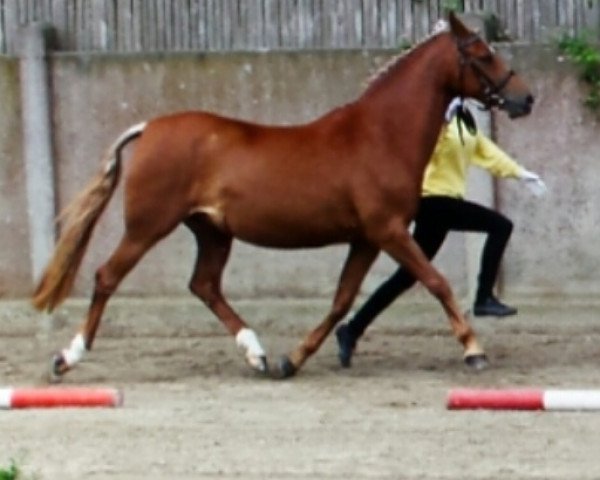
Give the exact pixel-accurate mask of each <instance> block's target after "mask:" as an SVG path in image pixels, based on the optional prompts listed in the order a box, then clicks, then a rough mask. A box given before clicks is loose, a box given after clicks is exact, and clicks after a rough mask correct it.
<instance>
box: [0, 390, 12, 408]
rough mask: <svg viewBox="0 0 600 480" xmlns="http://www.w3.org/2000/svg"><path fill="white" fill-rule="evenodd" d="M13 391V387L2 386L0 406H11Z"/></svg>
mask: <svg viewBox="0 0 600 480" xmlns="http://www.w3.org/2000/svg"><path fill="white" fill-rule="evenodd" d="M12 392H13V389H12V388H0V408H10V407H11V399H12Z"/></svg>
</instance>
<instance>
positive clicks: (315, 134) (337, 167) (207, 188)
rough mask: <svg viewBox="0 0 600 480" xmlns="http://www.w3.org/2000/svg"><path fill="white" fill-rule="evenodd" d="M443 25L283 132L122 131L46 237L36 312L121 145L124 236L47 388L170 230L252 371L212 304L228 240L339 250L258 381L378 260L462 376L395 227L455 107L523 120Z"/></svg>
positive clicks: (436, 285) (154, 126)
mask: <svg viewBox="0 0 600 480" xmlns="http://www.w3.org/2000/svg"><path fill="white" fill-rule="evenodd" d="M449 25H450V28H449V29H446V30H445V31H443V32H439V33H437V34H434V35H432V36H431V37H429V38H428V39H426V40H425V41H423V42H421V43H420V44H419V45H417V46H416V47H415V48H413V49H412V50H410V51H409V52H407V53H405V54H403V55H401V56H399V57H397V58H396V59H395V60H394V61H393V62H392V63H390V65H389V66H388V68H387V69H385V71H382V72H380V73H379V75H378V76H377V77H376V78H374V79H373V80H372V81H371V82H370V84H369V86H368V87H367V88H366V90H365V91H364V93H363V94H362V95H361V96H359V98H357V99H356V100H355V101H353V102H350V103H348V104H346V105H344V106H342V107H340V108H336V109H334V110H332V111H331V112H329V113H326V114H325V115H324V116H322V117H320V118H318V119H316V120H314V121H312V122H309V123H306V124H303V125H297V126H285V127H284V126H264V125H258V124H254V123H249V122H245V121H241V120H236V119H231V118H224V117H222V116H218V115H215V114H212V113H207V112H184V113H177V114H173V115H169V116H162V117H158V118H155V119H153V120H150V121H148V122H144V123H140V124H138V125H135V126H133V127H131V128H129V129H128V130H127V131H125V132H124V133H123V134H121V136H120V137H119V138H118V139H117V140H116V141H115V143H114V144H113V145H112V146H111V147H110V149H109V150H108V152H107V154H106V157H105V158H104V160H103V163H102V167H101V170H100V171H99V173H98V174H97V175H96V176H95V177H94V178H93V179H92V180H91V182H90V183H89V185H88V186H87V188H86V189H85V190H84V191H83V192H82V193H81V194H80V195H79V196H78V198H77V199H75V200H74V201H73V202H72V203H71V205H70V206H69V207H68V208H67V211H66V212H65V217H64V218H65V222H64V225H63V228H62V234H61V236H60V238H59V240H58V243H57V246H56V249H55V252H54V255H53V257H52V259H51V261H50V263H49V265H48V267H47V269H46V271H45V273H44V275H43V277H42V279H41V281H40V283H39V286H38V287H37V290H36V292H35V295H34V298H33V304H34V305H35V306H36V307H37V308H39V309H46V310H49V311H51V310H52V309H53V308H55V307H56V306H57V305H58V304H59V303H60V302H61V301H62V300H64V298H65V297H66V296H67V295H68V294H69V291H70V289H71V287H72V285H73V282H74V278H75V275H76V272H77V270H78V267H79V265H80V262H81V260H82V257H83V255H84V252H85V250H86V247H87V245H88V243H89V240H90V237H91V234H92V231H93V229H94V226H95V224H96V222H97V220H98V218H99V217H100V215H101V214H102V212H103V210H104V208H105V207H106V205H107V203H108V201H109V199H110V198H111V196H112V194H113V192H114V190H115V188H116V185H117V183H118V180H119V177H120V175H119V174H120V171H121V151H122V150H123V148H124V147H125V145H127V144H128V143H129V142H131V141H132V140H134V139H137V142H136V143H137V144H136V147H135V150H134V153H133V156H132V157H131V159H129V162H130V165H129V167H130V168H129V170H128V174H127V175H126V178H125V188H124V210H125V212H124V220H125V233H124V234H123V237H122V238H121V240H120V243H119V245H118V246H117V248H116V249H115V250H114V251H113V253H112V255H111V256H110V258H109V259H108V261H107V262H106V263H105V264H103V265H102V266H101V267H100V268H99V269H98V270H97V272H96V278H95V289H94V292H93V296H92V299H91V304H90V307H89V311H88V314H87V319H86V320H85V322H84V323H83V324H82V326H81V328H80V330H79V331H78V333H77V334H76V335H75V337H74V338H73V340H72V342H71V343H70V345H69V346H68V347H67V348H65V349H64V350H62V352H61V353H59V354H57V355H56V356H55V357H54V359H53V363H52V374H53V375H54V376H55V377H56V378H60V376H61V375H62V374H64V373H65V372H66V371H67V370H69V369H70V368H72V367H73V366H74V365H75V364H76V363H77V362H78V361H79V360H80V359H81V358H82V356H83V354H84V352H85V351H86V350H89V349H90V348H91V347H92V342H93V341H94V336H95V334H96V331H97V328H98V325H99V323H100V319H101V315H102V313H103V311H104V308H105V306H106V303H107V301H108V300H109V298H110V297H111V295H112V294H113V293H114V292H115V290H116V289H117V287H118V285H119V283H120V282H121V280H122V279H123V278H124V277H125V275H126V274H127V273H128V272H129V271H130V270H131V269H132V268H133V267H134V266H135V265H136V263H137V262H138V261H139V260H140V259H141V258H142V256H143V255H144V254H145V253H146V252H147V251H148V250H149V249H150V248H151V247H152V246H153V245H155V244H156V243H157V242H158V241H159V240H161V239H162V238H164V237H165V236H167V235H168V234H169V233H171V232H172V231H173V230H174V229H175V227H177V226H178V225H179V224H181V223H182V222H183V223H184V224H185V225H186V226H187V227H188V228H189V229H190V230H191V231H192V232H193V234H194V235H195V238H196V240H197V246H198V258H197V261H196V265H195V269H194V272H193V275H192V278H191V281H190V285H189V286H190V289H191V291H192V292H193V293H194V294H195V295H197V296H198V297H199V298H200V299H201V300H202V301H204V302H205V304H206V305H207V306H208V307H209V308H210V309H211V310H212V311H213V312H214V314H215V315H216V316H217V317H218V318H219V319H220V320H221V322H223V324H224V325H225V327H226V328H227V330H228V331H229V332H230V333H231V334H232V335H234V336H235V337H236V341H237V344H238V345H239V346H240V347H242V348H243V349H244V350H245V356H246V360H247V361H248V363H249V364H250V365H251V366H252V367H253V368H255V369H257V370H258V371H264V372H266V371H267V370H268V367H267V361H266V355H265V352H264V350H263V348H262V346H261V344H260V342H259V340H258V337H257V335H256V334H255V332H254V331H253V330H252V329H250V328H249V327H248V326H247V325H246V323H245V322H244V321H243V320H242V319H241V318H240V316H239V315H238V314H237V313H236V312H235V311H234V310H233V308H232V307H231V306H230V305H229V303H228V302H227V301H226V299H225V298H224V297H223V294H222V291H221V277H222V273H223V268H224V267H225V264H226V262H227V259H228V257H229V253H230V250H231V245H232V241H233V239H234V238H237V239H240V240H242V241H245V242H249V243H251V244H254V245H258V246H263V247H270V248H282V249H292V248H308V247H320V246H325V245H330V244H334V243H347V244H349V253H348V257H347V259H346V263H345V265H344V267H343V270H342V272H341V277H340V279H339V284H338V288H337V292H336V294H335V298H334V300H333V305H332V307H331V309H330V311H329V313H328V314H327V315H326V317H325V319H324V320H323V321H322V322H321V324H319V325H318V326H317V327H316V328H315V329H314V330H313V331H311V332H310V333H309V334H308V335H307V336H306V337H305V338H304V340H303V341H302V342H301V343H300V345H299V346H298V347H297V348H296V349H295V350H294V351H293V352H292V353H291V354H290V355H289V356H286V357H284V358H283V359H282V360H281V361H280V362H279V363H278V364H277V367H275V368H273V369H272V373H273V375H274V376H277V377H287V376H291V375H293V374H294V373H295V372H297V370H298V369H299V368H300V367H301V366H302V364H303V363H304V362H305V361H306V360H307V359H308V357H309V356H310V355H312V354H313V353H315V352H316V351H317V349H318V348H319V346H320V345H321V344H322V343H323V341H324V340H325V338H326V337H327V335H328V334H329V333H330V332H331V330H332V329H333V328H334V326H335V324H336V323H337V322H338V321H340V320H341V319H342V318H343V317H344V316H345V315H346V313H347V312H348V310H349V309H350V307H351V305H352V302H353V300H354V298H355V296H356V295H357V293H358V291H359V287H360V285H361V282H362V280H363V278H364V277H365V275H366V273H367V271H368V270H369V268H370V266H371V265H372V263H373V261H374V260H375V258H376V257H377V255H378V253H379V251H381V250H383V251H385V252H386V253H388V254H389V255H390V256H391V257H392V258H393V259H394V260H396V261H397V262H399V263H401V264H402V265H404V266H406V268H408V269H409V270H410V271H411V272H412V273H413V274H414V275H415V277H416V278H417V279H418V280H419V281H420V282H422V283H423V284H424V285H425V286H426V288H427V289H428V290H429V292H431V294H432V295H434V296H435V297H436V298H437V299H438V300H439V301H440V303H441V304H442V305H443V308H444V310H445V312H446V314H447V316H448V318H449V321H450V325H451V327H452V330H453V332H454V334H455V336H456V337H457V339H458V340H459V341H460V343H461V344H462V345H463V348H464V360H465V362H466V363H467V364H468V365H470V366H471V367H473V368H477V369H478V368H483V367H485V366H486V365H487V357H486V355H485V354H484V351H483V349H482V348H481V346H480V345H479V343H478V341H477V339H476V336H475V333H474V331H473V330H472V328H471V326H470V325H469V324H468V322H467V321H466V319H465V318H464V316H463V314H462V312H461V310H460V308H459V305H458V303H457V301H456V299H455V297H454V294H453V292H452V290H451V288H450V286H449V285H448V282H447V281H446V279H445V278H444V277H443V276H442V275H441V274H440V273H439V272H438V271H437V270H436V269H434V267H432V265H431V264H430V263H429V262H428V261H427V259H426V257H425V255H424V254H423V253H422V252H421V250H420V249H419V248H418V246H417V245H416V244H415V242H414V241H413V239H412V237H411V235H410V233H409V230H408V227H409V224H410V223H411V221H412V219H413V217H414V215H415V212H416V209H417V205H418V201H419V198H420V190H421V181H422V177H423V171H424V169H425V166H426V165H427V161H428V159H429V157H430V155H431V154H432V152H433V148H434V146H435V143H436V141H437V138H438V135H439V133H440V129H441V127H442V124H443V121H444V113H445V110H446V108H447V107H448V104H449V102H450V101H451V99H452V98H454V97H456V96H461V97H472V98H476V99H478V100H479V101H481V102H482V103H483V104H484V105H485V106H487V107H489V108H491V107H499V108H501V109H504V110H506V111H507V113H508V114H509V116H510V117H518V116H521V115H526V114H528V113H529V112H530V110H531V106H532V104H533V97H532V95H531V93H530V91H529V89H528V88H527V86H526V85H525V84H524V83H523V81H522V80H521V79H520V78H519V77H518V76H517V75H515V74H514V72H513V71H512V70H509V69H508V68H507V67H506V65H505V63H504V62H503V61H502V60H501V59H500V58H499V57H498V56H497V55H496V53H495V52H494V51H493V50H492V49H491V48H490V47H489V46H488V45H487V44H486V43H485V42H484V41H483V40H482V39H481V38H480V37H479V36H478V35H477V34H476V33H474V32H472V31H471V30H469V29H468V28H467V27H465V25H463V23H462V22H461V21H460V20H459V19H458V18H456V17H455V16H454V15H453V14H450V16H449Z"/></svg>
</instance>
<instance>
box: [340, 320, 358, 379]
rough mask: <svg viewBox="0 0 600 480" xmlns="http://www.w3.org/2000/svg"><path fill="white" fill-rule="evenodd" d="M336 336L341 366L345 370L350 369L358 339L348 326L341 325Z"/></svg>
mask: <svg viewBox="0 0 600 480" xmlns="http://www.w3.org/2000/svg"><path fill="white" fill-rule="evenodd" d="M335 336H336V338H337V342H338V358H339V359H340V364H341V365H342V367H344V368H349V367H350V363H351V361H352V354H353V353H354V348H355V347H356V339H355V338H354V337H353V336H352V334H351V333H350V331H349V330H348V325H346V324H343V325H340V326H339V327H338V328H337V330H336V331H335Z"/></svg>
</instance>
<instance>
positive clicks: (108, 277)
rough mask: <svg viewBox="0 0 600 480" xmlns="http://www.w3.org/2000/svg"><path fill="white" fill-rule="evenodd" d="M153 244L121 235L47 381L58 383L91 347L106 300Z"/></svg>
mask: <svg viewBox="0 0 600 480" xmlns="http://www.w3.org/2000/svg"><path fill="white" fill-rule="evenodd" d="M155 242H156V240H145V241H134V240H132V239H131V238H130V237H129V236H127V234H125V235H124V236H123V238H122V239H121V242H120V244H119V246H118V247H117V249H116V250H115V251H114V252H113V254H112V255H111V257H110V258H109V259H108V261H107V262H106V263H105V264H104V265H102V266H101V267H100V268H99V269H98V270H97V271H96V278H95V287H94V293H93V295H92V301H91V303H90V307H89V309H88V313H87V318H86V320H85V322H84V323H83V324H82V325H81V327H80V329H79V331H78V333H77V334H76V335H75V337H74V338H73V340H72V341H71V344H70V345H69V347H67V348H66V349H64V350H62V351H61V352H60V353H58V354H57V355H55V357H54V359H53V362H52V369H51V372H50V374H51V377H50V380H52V381H58V380H59V379H60V378H61V376H62V375H63V374H64V373H65V372H67V371H68V370H70V369H71V368H73V367H74V366H75V365H76V364H77V363H78V362H79V361H80V360H81V359H82V357H83V355H84V353H85V351H86V350H90V349H91V348H92V343H93V342H94V337H95V335H96V331H97V330H98V326H99V324H100V319H101V317H102V313H103V312H104V308H105V307H106V303H107V302H108V299H109V298H110V296H111V295H112V294H113V293H114V291H115V290H116V289H117V287H118V285H119V283H120V282H121V280H122V279H123V278H124V277H125V275H126V274H127V273H128V272H129V271H130V270H131V269H132V268H133V267H134V266H135V265H136V263H137V262H138V261H139V259H140V258H141V257H142V256H143V255H144V253H145V252H147V251H148V249H149V248H150V247H151V246H152V245H153V244H154V243H155Z"/></svg>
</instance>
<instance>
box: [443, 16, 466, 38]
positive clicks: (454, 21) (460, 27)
mask: <svg viewBox="0 0 600 480" xmlns="http://www.w3.org/2000/svg"><path fill="white" fill-rule="evenodd" d="M448 21H449V22H450V31H451V32H452V33H453V34H454V35H456V36H457V37H467V36H468V35H470V34H471V31H470V30H469V29H468V28H467V27H465V24H464V23H462V22H461V21H460V20H459V19H458V17H457V16H456V14H455V13H454V12H453V11H452V10H450V13H449V14H448Z"/></svg>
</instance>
